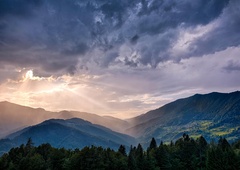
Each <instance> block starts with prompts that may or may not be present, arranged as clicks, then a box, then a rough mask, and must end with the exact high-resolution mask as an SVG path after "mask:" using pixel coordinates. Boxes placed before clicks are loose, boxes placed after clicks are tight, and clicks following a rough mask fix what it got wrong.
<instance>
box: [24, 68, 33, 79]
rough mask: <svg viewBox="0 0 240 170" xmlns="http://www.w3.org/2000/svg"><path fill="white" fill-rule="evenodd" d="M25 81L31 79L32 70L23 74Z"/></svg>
mask: <svg viewBox="0 0 240 170" xmlns="http://www.w3.org/2000/svg"><path fill="white" fill-rule="evenodd" d="M25 79H30V80H32V79H33V71H32V70H28V71H27V72H26V74H25Z"/></svg>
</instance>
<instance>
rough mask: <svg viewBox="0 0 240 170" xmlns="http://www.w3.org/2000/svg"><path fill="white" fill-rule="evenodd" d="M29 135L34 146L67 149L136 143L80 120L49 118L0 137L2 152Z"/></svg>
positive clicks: (18, 143)
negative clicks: (2, 137)
mask: <svg viewBox="0 0 240 170" xmlns="http://www.w3.org/2000/svg"><path fill="white" fill-rule="evenodd" d="M30 137H31V139H32V140H33V142H34V144H35V145H40V144H42V143H50V144H51V145H52V146H54V147H58V148H60V147H65V148H68V149H74V148H83V147H84V146H90V145H95V146H102V147H104V148H107V147H110V148H113V149H117V148H118V147H119V146H120V145H121V144H123V145H126V146H130V145H131V144H135V143H136V141H135V139H134V138H133V137H130V136H128V135H125V134H121V133H117V132H114V131H112V130H110V129H108V128H105V127H103V126H100V125H95V124H92V123H90V122H87V121H84V120H82V119H78V118H73V119H68V120H62V119H50V120H47V121H44V122H42V123H40V124H38V125H35V126H31V127H28V128H25V129H23V130H21V131H18V132H16V133H13V134H11V135H9V136H8V137H7V138H8V139H3V140H0V151H1V152H6V151H8V150H9V149H10V148H11V147H13V146H19V145H20V144H22V143H26V141H27V140H28V138H30Z"/></svg>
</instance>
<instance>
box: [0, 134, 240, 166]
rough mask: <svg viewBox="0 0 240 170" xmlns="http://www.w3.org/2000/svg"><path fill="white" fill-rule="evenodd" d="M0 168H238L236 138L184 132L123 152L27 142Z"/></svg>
mask: <svg viewBox="0 0 240 170" xmlns="http://www.w3.org/2000/svg"><path fill="white" fill-rule="evenodd" d="M0 169H2V170H5V169H24V170H26V169H34V170H45V169H56V170H68V169H69V170H75V169H76V170H77V169H84V170H95V169H98V170H99V169H102V170H117V169H119V170H120V169H121V170H160V169H189V170H190V169H209V170H216V169H229V170H234V169H240V141H238V142H236V143H235V144H233V145H230V144H229V143H228V141H227V140H226V139H225V138H220V139H219V141H218V142H217V143H214V142H211V143H207V142H206V140H205V139H204V137H202V136H201V137H199V138H197V139H196V140H194V139H192V138H190V137H189V136H188V135H186V134H183V136H182V137H181V138H180V139H178V140H177V141H176V142H175V143H173V142H171V143H170V144H164V143H162V142H161V143H160V144H158V143H156V141H155V139H154V138H152V140H151V143H150V144H149V147H148V148H147V149H146V150H144V149H143V147H142V146H141V145H140V144H138V146H137V147H135V146H134V147H131V148H130V150H129V151H126V149H125V146H123V145H121V146H120V147H119V149H118V151H114V150H112V149H109V148H107V149H104V148H102V147H96V146H91V147H85V148H83V149H81V150H79V149H75V150H67V149H65V148H54V147H52V146H51V145H50V144H42V145H40V146H38V147H34V141H32V140H31V138H29V140H28V141H27V143H26V144H25V145H24V144H22V145H21V146H19V147H16V148H12V149H11V150H10V151H9V152H8V153H5V154H4V155H3V156H2V157H1V158H0Z"/></svg>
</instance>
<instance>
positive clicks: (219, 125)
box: [126, 91, 240, 141]
mask: <svg viewBox="0 0 240 170" xmlns="http://www.w3.org/2000/svg"><path fill="white" fill-rule="evenodd" d="M128 121H129V122H131V123H132V124H133V127H131V128H129V129H128V130H127V131H126V132H127V133H128V134H131V135H134V136H136V137H138V138H139V139H140V140H141V141H146V140H148V139H151V137H155V138H157V139H158V140H164V141H170V140H175V139H177V138H179V137H180V136H181V135H182V134H183V133H184V132H187V133H189V134H190V135H191V136H199V135H204V137H206V138H207V139H208V140H210V139H212V138H213V139H214V138H218V136H224V137H227V138H228V139H229V140H234V139H236V138H239V137H240V133H239V132H240V130H239V129H240V92H239V91H236V92H233V93H229V94H226V93H216V92H214V93H210V94H206V95H200V94H196V95H194V96H191V97H188V98H185V99H179V100H176V101H175V102H172V103H169V104H166V105H165V106H163V107H161V108H159V109H156V110H152V111H149V112H147V113H146V114H144V115H140V116H138V117H135V118H132V119H129V120H128Z"/></svg>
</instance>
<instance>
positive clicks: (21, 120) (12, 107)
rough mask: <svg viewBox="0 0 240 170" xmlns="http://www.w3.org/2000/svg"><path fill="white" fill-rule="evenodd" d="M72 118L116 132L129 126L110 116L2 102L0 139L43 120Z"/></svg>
mask: <svg viewBox="0 0 240 170" xmlns="http://www.w3.org/2000/svg"><path fill="white" fill-rule="evenodd" d="M74 117H76V118H81V119H84V120H87V121H89V122H92V123H93V124H99V125H102V126H106V127H108V128H110V129H112V130H114V131H117V132H123V129H124V128H125V127H129V126H130V125H129V123H128V122H127V121H124V120H121V119H118V118H114V117H110V116H109V117H105V116H99V115H96V114H92V113H86V112H77V111H60V112H50V111H46V110H44V109H42V108H31V107H26V106H21V105H17V104H13V103H10V102H6V101H4V102H0V139H1V138H4V137H5V136H7V135H8V134H10V133H13V132H16V131H18V130H20V129H23V128H25V127H28V126H31V125H36V124H38V123H41V122H43V121H44V120H48V119H53V118H55V119H70V118H74ZM123 127H124V128H123Z"/></svg>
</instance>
